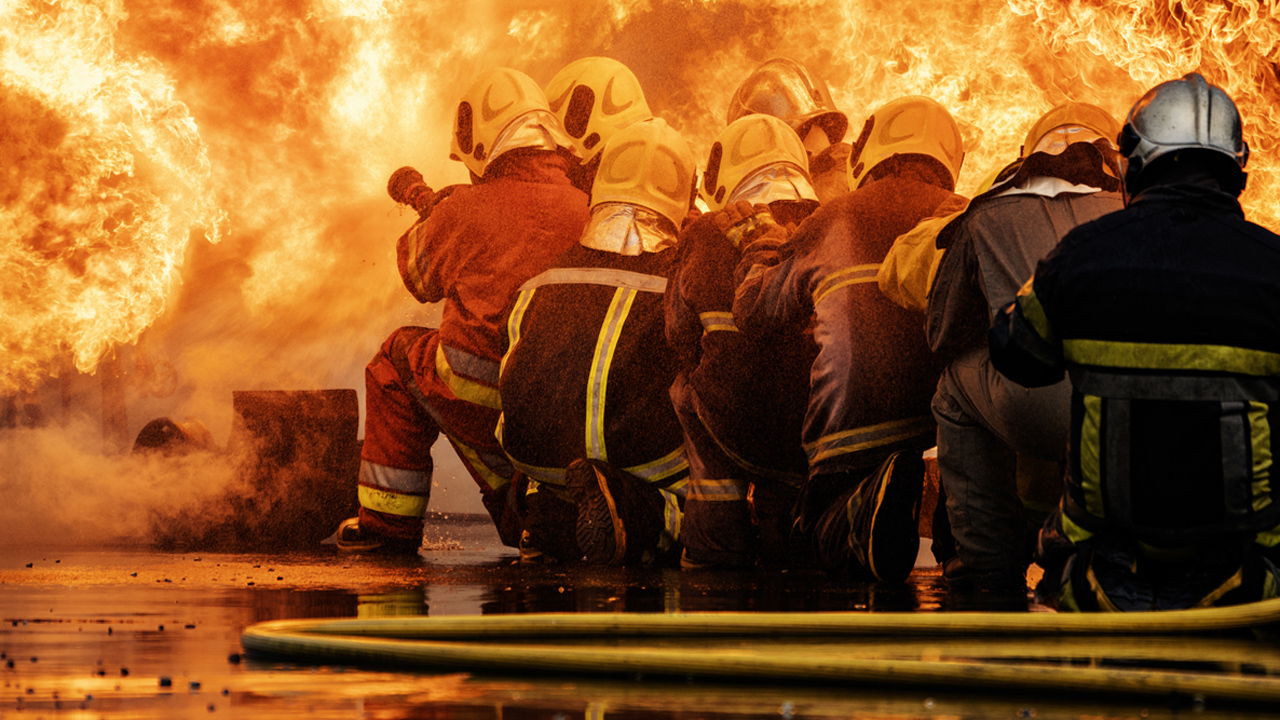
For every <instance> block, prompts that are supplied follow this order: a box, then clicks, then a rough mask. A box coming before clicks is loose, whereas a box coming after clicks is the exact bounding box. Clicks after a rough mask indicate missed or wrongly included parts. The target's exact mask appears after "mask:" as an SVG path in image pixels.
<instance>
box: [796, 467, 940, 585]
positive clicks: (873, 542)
mask: <svg viewBox="0 0 1280 720" xmlns="http://www.w3.org/2000/svg"><path fill="white" fill-rule="evenodd" d="M923 490H924V461H923V460H922V459H921V457H920V453H918V452H915V451H900V452H897V453H894V454H893V455H890V456H889V457H888V458H886V459H885V461H884V462H883V463H881V464H880V467H878V468H876V470H875V471H874V472H872V473H871V474H870V475H868V476H867V477H866V478H865V479H863V480H862V481H861V482H860V483H858V485H857V486H856V487H854V488H852V489H850V490H847V491H845V492H844V493H842V494H841V495H840V496H839V497H838V498H837V499H836V501H835V502H834V503H832V504H831V506H830V507H829V508H828V510H827V511H826V512H825V513H824V514H823V516H822V518H821V519H820V520H819V521H818V526H817V528H816V530H815V537H814V541H815V545H816V547H817V550H818V560H819V562H820V564H821V565H822V567H823V569H825V570H827V571H828V572H833V573H838V574H846V575H851V576H853V577H859V576H861V577H869V578H870V579H875V580H878V581H880V582H891V583H898V582H902V581H904V580H906V579H907V576H908V575H910V574H911V570H912V568H914V567H915V562H916V556H917V555H918V554H919V551H920V497H921V494H922V492H923Z"/></svg>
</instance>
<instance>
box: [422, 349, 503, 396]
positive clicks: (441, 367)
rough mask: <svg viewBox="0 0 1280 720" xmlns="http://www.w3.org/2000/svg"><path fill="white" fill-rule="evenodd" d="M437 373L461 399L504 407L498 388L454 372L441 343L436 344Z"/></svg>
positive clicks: (450, 390)
mask: <svg viewBox="0 0 1280 720" xmlns="http://www.w3.org/2000/svg"><path fill="white" fill-rule="evenodd" d="M436 375H438V376H439V377H440V380H441V381H442V382H443V383H444V384H445V386H446V387H448V388H449V392H452V393H453V394H454V396H456V397H457V398H458V399H459V400H466V401H467V402H469V403H472V404H473V405H479V406H481V407H487V408H493V409H494V410H501V409H502V399H501V397H500V396H499V395H498V388H495V387H491V386H489V385H485V384H483V383H478V382H476V381H475V380H471V379H468V378H464V377H462V376H461V375H456V374H454V372H453V368H451V367H449V359H448V358H446V357H445V355H444V347H443V346H441V345H436Z"/></svg>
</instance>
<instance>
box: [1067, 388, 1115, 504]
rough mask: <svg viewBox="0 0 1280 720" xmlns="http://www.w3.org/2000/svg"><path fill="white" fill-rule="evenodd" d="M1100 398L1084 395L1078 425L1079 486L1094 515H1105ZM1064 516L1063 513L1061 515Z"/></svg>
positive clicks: (1085, 502)
mask: <svg viewBox="0 0 1280 720" xmlns="http://www.w3.org/2000/svg"><path fill="white" fill-rule="evenodd" d="M1101 432H1102V398H1100V397H1097V396H1096V395H1085V396H1084V419H1083V420H1082V422H1081V425H1080V473H1081V475H1083V476H1084V477H1082V478H1081V479H1080V486H1081V488H1082V489H1083V490H1084V506H1085V510H1088V511H1089V514H1090V515H1093V516H1094V517H1106V511H1105V509H1104V506H1103V504H1102V452H1101V451H1102V435H1101ZM1063 517H1065V515H1064V516H1063Z"/></svg>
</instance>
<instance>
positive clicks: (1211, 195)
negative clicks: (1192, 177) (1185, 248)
mask: <svg viewBox="0 0 1280 720" xmlns="http://www.w3.org/2000/svg"><path fill="white" fill-rule="evenodd" d="M1161 204H1171V205H1176V206H1178V207H1182V208H1187V209H1190V210H1199V211H1201V212H1206V213H1209V214H1212V215H1222V214H1229V215H1237V216H1239V217H1242V218H1243V217H1244V209H1243V208H1242V207H1240V200H1239V199H1238V198H1236V197H1235V196H1234V195H1232V194H1230V193H1227V192H1223V191H1222V190H1220V189H1219V188H1218V187H1217V185H1216V184H1208V185H1202V184H1199V183H1194V182H1187V183H1176V184H1171V185H1155V186H1153V187H1149V188H1147V189H1146V190H1143V191H1142V192H1140V193H1138V194H1137V195H1134V196H1133V197H1132V198H1131V199H1130V200H1129V207H1143V208H1146V207H1154V206H1156V205H1161Z"/></svg>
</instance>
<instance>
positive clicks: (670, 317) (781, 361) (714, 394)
mask: <svg viewBox="0 0 1280 720" xmlns="http://www.w3.org/2000/svg"><path fill="white" fill-rule="evenodd" d="M807 168H808V158H807V157H806V155H805V150H804V146H803V145H802V144H801V142H800V138H799V136H797V135H796V133H795V131H794V130H792V129H791V127H790V126H789V125H787V124H786V123H785V122H783V121H782V120H779V119H778V118H776V117H773V116H770V115H759V114H756V115H748V116H746V117H744V118H741V119H739V120H735V121H733V122H732V123H730V124H729V127H727V128H725V129H724V131H723V132H721V133H720V136H719V137H718V138H716V141H715V143H714V144H713V145H712V146H711V152H710V155H709V157H708V159H707V170H706V172H705V173H704V175H703V180H702V184H701V186H700V192H701V194H702V199H703V201H704V202H705V203H706V204H707V207H708V208H709V209H710V210H711V212H710V213H707V214H705V215H701V216H700V217H698V218H697V219H696V220H694V221H693V222H691V223H689V224H688V225H687V226H686V227H685V229H684V230H683V231H682V232H681V233H680V248H679V250H678V252H679V269H678V270H677V272H676V274H675V276H674V277H673V279H672V282H671V283H670V284H669V285H668V286H667V297H666V313H667V320H666V324H667V339H668V340H669V341H670V342H671V346H672V348H673V349H675V351H676V354H677V355H678V356H679V357H680V362H681V373H680V375H679V376H678V377H677V378H676V381H675V384H673V385H672V386H671V399H672V401H673V402H674V403H675V407H676V413H677V414H678V415H679V416H680V422H681V424H682V425H683V427H684V432H685V445H686V447H687V449H688V451H689V494H688V497H687V499H686V500H685V515H684V523H683V526H682V527H681V532H680V540H681V544H682V545H683V546H684V554H683V556H682V558H681V562H682V564H683V565H684V566H685V567H708V566H717V567H749V566H752V565H755V564H757V562H759V563H761V564H764V565H777V564H781V563H783V562H785V561H786V560H787V558H786V555H785V548H786V542H785V540H786V537H787V533H788V532H789V531H790V526H791V508H792V506H793V505H794V504H795V496H796V494H797V493H798V488H799V486H800V484H801V483H802V482H803V480H804V477H805V475H806V474H807V471H808V462H807V460H806V458H805V455H804V450H803V448H801V446H800V433H801V428H802V425H803V423H804V413H805V408H806V407H807V405H808V402H807V401H808V396H809V366H810V365H812V364H813V358H814V356H815V355H816V354H817V347H816V346H815V345H814V343H813V336H812V333H806V332H805V330H806V329H807V325H808V322H807V319H806V321H805V323H804V324H803V325H802V326H801V327H799V328H787V329H785V330H784V331H781V332H777V333H773V334H771V335H770V336H769V337H768V338H767V339H763V340H762V339H759V338H757V337H755V336H752V335H747V334H746V333H742V332H738V328H737V327H736V326H735V325H734V321H733V294H734V277H733V274H734V268H735V267H736V266H737V264H738V261H739V259H740V258H741V255H742V253H741V250H739V247H738V244H739V242H740V241H741V239H742V234H741V233H739V232H733V233H730V234H729V235H726V234H725V233H724V232H723V231H722V230H721V228H720V225H719V224H718V223H717V222H716V213H717V212H718V211H720V210H722V209H723V208H724V207H725V206H727V205H738V204H739V203H741V204H744V205H745V207H746V208H748V212H749V211H750V208H751V207H752V206H753V205H755V204H761V205H767V206H768V207H769V210H770V212H771V213H772V214H773V216H774V218H775V219H776V220H777V221H778V222H779V223H782V224H783V225H784V226H785V225H796V224H799V223H800V222H802V221H803V220H804V219H805V218H806V217H808V216H809V215H810V214H811V213H812V212H813V211H814V210H816V209H817V208H818V200H817V196H816V194H815V193H814V190H813V186H812V184H811V183H810V181H809V173H808V169H807Z"/></svg>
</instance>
